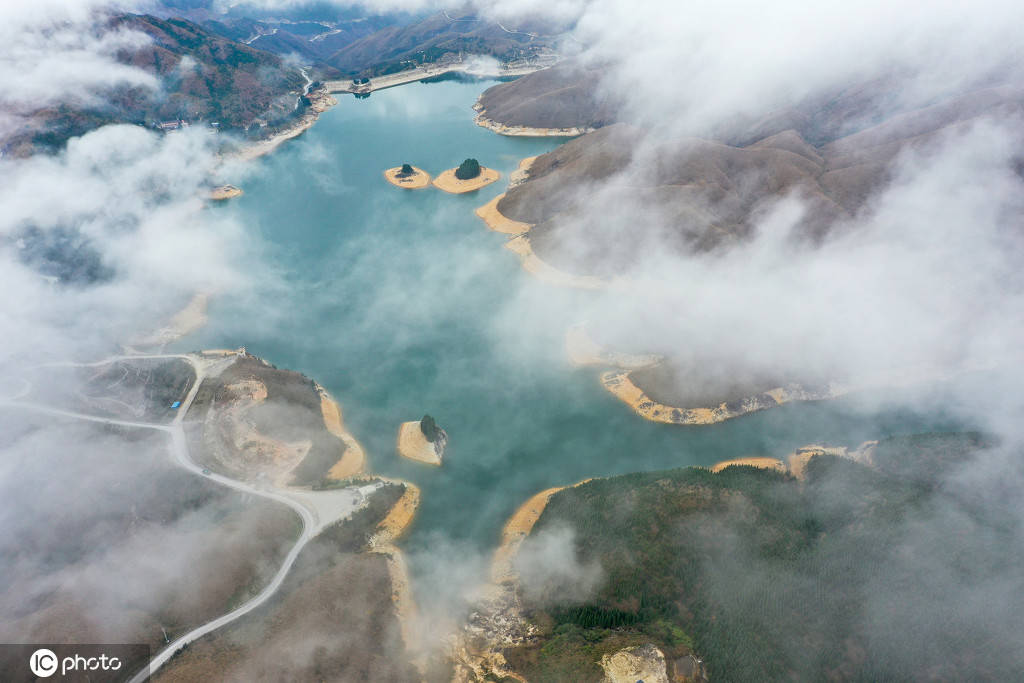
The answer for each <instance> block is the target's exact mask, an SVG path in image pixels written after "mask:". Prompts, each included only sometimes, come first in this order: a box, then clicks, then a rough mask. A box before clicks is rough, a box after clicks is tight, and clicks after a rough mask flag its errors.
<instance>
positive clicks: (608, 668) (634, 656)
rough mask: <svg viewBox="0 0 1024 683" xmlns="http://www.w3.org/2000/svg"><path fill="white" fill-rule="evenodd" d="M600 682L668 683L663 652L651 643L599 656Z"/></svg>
mask: <svg viewBox="0 0 1024 683" xmlns="http://www.w3.org/2000/svg"><path fill="white" fill-rule="evenodd" d="M601 668H602V669H604V680H603V681H602V683H636V682H637V681H643V683H669V680H668V672H667V671H666V668H665V653H664V652H662V651H661V650H659V649H658V648H657V647H655V646H654V644H652V643H648V644H647V645H638V646H636V647H627V648H623V649H622V650H619V651H618V652H616V653H615V654H613V655H604V656H603V657H601Z"/></svg>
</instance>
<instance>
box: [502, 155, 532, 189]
mask: <svg viewBox="0 0 1024 683" xmlns="http://www.w3.org/2000/svg"><path fill="white" fill-rule="evenodd" d="M535 161H537V157H536V156H532V157H526V158H525V159H523V160H522V161H520V162H519V168H517V169H516V170H514V171H512V173H511V174H510V175H509V177H508V189H510V190H511V189H512V188H513V187H516V186H518V185H522V184H523V183H525V182H526V181H527V180H528V179H529V177H530V167H531V166H533V162H535Z"/></svg>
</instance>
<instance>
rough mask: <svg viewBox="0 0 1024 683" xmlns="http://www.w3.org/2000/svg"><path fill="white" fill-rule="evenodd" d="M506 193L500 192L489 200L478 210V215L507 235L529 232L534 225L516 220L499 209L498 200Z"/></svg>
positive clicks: (491, 227)
mask: <svg viewBox="0 0 1024 683" xmlns="http://www.w3.org/2000/svg"><path fill="white" fill-rule="evenodd" d="M504 196H505V193H504V192H503V193H501V194H499V195H498V196H497V197H495V198H494V199H492V200H491V201H489V202H487V203H486V204H484V205H483V206H481V207H480V208H478V209H477V210H476V215H477V216H479V217H480V218H482V219H483V221H484V223H486V224H487V227H488V228H490V229H491V230H493V231H494V232H500V233H504V234H506V235H519V234H521V233H524V232H529V230H530V228H532V227H533V226H532V225H530V224H529V223H523V222H522V221H515V220H512V219H511V218H508V217H507V216H505V215H503V214H502V213H501V212H500V211H498V202H500V201H501V200H502V198H503V197H504Z"/></svg>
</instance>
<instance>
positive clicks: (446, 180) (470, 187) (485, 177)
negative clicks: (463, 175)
mask: <svg viewBox="0 0 1024 683" xmlns="http://www.w3.org/2000/svg"><path fill="white" fill-rule="evenodd" d="M455 170H456V169H454V168H449V169H448V170H447V171H442V172H441V173H439V174H438V175H437V177H436V178H434V187H436V188H437V189H439V190H444V191H445V192H448V193H450V194H464V193H466V192H474V191H476V190H479V189H480V188H481V187H487V186H488V185H490V184H491V183H493V182H495V181H496V180H498V179H499V178H501V173H499V172H498V171H495V170H494V169H493V168H487V167H486V166H481V167H480V175H478V176H477V177H475V178H469V179H468V180H459V179H458V178H456V177H455Z"/></svg>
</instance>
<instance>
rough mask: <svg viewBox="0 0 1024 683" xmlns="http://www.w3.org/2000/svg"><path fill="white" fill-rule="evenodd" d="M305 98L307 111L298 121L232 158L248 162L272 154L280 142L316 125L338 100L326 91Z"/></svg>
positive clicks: (295, 136)
mask: <svg viewBox="0 0 1024 683" xmlns="http://www.w3.org/2000/svg"><path fill="white" fill-rule="evenodd" d="M307 97H309V100H310V106H309V109H308V110H307V111H306V113H305V114H303V115H302V116H301V117H300V118H299V120H298V121H296V122H295V123H294V124H292V125H291V126H290V127H288V128H287V129H285V130H283V131H281V132H279V133H277V134H275V135H272V136H271V137H269V138H267V139H266V140H260V141H258V142H254V143H252V144H248V145H245V146H244V147H242V149H241V150H239V151H238V152H237V153H236V154H234V155H232V156H233V158H235V159H240V160H242V161H250V160H252V159H257V158H259V157H261V156H263V155H264V154H269V153H270V152H273V151H274V150H275V149H277V148H278V146H279V145H280V144H281V143H282V142H284V141H286V140H291V139H293V138H297V137H299V136H300V135H302V134H303V133H305V132H306V131H307V130H309V129H310V128H311V127H312V126H313V124H314V123H316V121H317V119H319V118H320V114H322V113H323V112H325V111H327V110H328V109H330V108H331V107H333V106H334V105H336V104H337V103H338V100H336V99H334V98H333V97H331V96H330V95H329V94H328V93H327V91H326V90H318V91H315V92H311V93H309V95H308V96H307Z"/></svg>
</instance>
